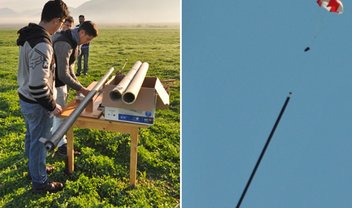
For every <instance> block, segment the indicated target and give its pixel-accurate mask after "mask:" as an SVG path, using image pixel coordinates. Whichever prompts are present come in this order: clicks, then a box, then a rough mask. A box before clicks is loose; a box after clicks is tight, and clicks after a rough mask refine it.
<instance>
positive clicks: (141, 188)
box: [0, 28, 180, 207]
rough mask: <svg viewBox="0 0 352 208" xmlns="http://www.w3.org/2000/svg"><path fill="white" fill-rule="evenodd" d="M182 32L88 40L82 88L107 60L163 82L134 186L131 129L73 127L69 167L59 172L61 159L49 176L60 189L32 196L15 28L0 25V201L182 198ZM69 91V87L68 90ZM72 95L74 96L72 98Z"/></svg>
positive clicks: (111, 32)
mask: <svg viewBox="0 0 352 208" xmlns="http://www.w3.org/2000/svg"><path fill="white" fill-rule="evenodd" d="M179 37H180V34H179V29H147V28H143V29H138V28H137V29H126V28H117V29H102V30H100V34H99V36H98V37H97V38H96V39H95V40H93V42H92V44H91V50H90V68H89V75H88V76H87V77H79V79H80V81H81V83H82V84H83V85H85V86H87V85H88V84H90V83H91V82H92V81H94V80H99V79H100V78H101V77H102V76H103V75H104V74H105V72H106V71H107V70H108V69H109V68H110V67H112V66H114V67H115V68H116V69H119V70H121V67H122V65H123V64H124V63H125V61H126V60H128V62H127V65H126V67H125V69H124V70H122V72H123V73H126V72H127V71H128V70H129V69H130V68H131V66H132V65H133V64H134V63H135V62H136V61H137V60H140V61H143V62H148V63H149V64H150V67H149V70H148V74H147V76H157V77H158V78H159V79H161V80H165V79H175V80H176V81H175V82H172V83H169V85H170V88H169V91H170V103H171V105H170V107H169V109H166V110H158V111H157V114H156V122H155V124H154V125H153V126H151V127H149V128H146V129H141V130H140V142H139V147H138V168H137V169H138V172H137V175H138V176H137V177H138V178H137V185H136V187H135V188H132V187H130V186H129V154H130V138H129V135H126V134H119V133H112V132H104V131H97V130H91V129H75V130H74V131H75V143H74V145H75V148H78V149H80V150H81V152H82V155H81V156H79V157H76V158H75V172H74V173H73V175H71V176H68V175H66V174H65V173H64V170H65V163H64V161H63V158H60V157H58V156H52V155H50V156H48V158H47V163H48V164H52V165H54V166H55V167H56V170H55V172H54V173H53V174H52V175H50V179H52V180H55V181H62V182H65V188H64V190H63V191H61V192H58V193H54V194H46V195H45V194H39V195H38V194H33V193H32V192H31V183H30V181H28V180H27V179H26V175H27V166H26V163H27V160H26V159H25V157H24V142H23V139H24V133H25V126H24V121H23V118H22V115H21V113H20V108H19V104H18V96H17V92H16V90H17V81H16V77H17V63H18V47H17V46H16V44H15V43H16V38H17V35H16V30H0V82H1V84H0V207H175V206H177V205H178V204H179V202H180V82H179V80H180V39H179ZM71 94H73V92H71ZM71 97H72V96H71Z"/></svg>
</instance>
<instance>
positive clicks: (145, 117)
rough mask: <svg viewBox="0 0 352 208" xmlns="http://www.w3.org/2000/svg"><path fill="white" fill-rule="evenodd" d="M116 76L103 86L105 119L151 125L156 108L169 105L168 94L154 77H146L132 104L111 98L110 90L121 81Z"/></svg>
mask: <svg viewBox="0 0 352 208" xmlns="http://www.w3.org/2000/svg"><path fill="white" fill-rule="evenodd" d="M121 79H122V77H116V78H115V80H114V81H112V82H111V83H110V84H108V85H106V86H105V87H104V89H103V90H104V91H103V101H102V105H103V106H104V117H105V119H107V120H113V121H121V122H129V123H138V124H144V125H153V124H154V121H155V111H156V109H159V108H160V109H164V108H166V107H167V106H169V104H170V103H169V102H170V101H169V94H168V93H167V91H166V90H165V88H164V86H163V85H162V84H161V82H160V80H159V79H158V78H155V77H146V78H145V79H144V82H143V85H142V87H141V89H140V91H139V93H138V96H137V99H136V101H135V102H134V103H133V104H126V103H124V102H122V100H121V99H119V100H112V99H111V98H110V95H109V94H110V92H111V91H112V90H113V89H114V88H115V87H116V85H117V84H118V83H119V81H121Z"/></svg>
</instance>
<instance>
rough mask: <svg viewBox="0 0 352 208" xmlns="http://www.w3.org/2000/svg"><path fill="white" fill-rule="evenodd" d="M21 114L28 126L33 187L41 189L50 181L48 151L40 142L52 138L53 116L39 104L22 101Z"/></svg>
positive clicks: (28, 153) (26, 144) (26, 138)
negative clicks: (47, 167)
mask: <svg viewBox="0 0 352 208" xmlns="http://www.w3.org/2000/svg"><path fill="white" fill-rule="evenodd" d="M20 107H21V112H22V114H23V116H24V120H25V124H26V135H25V139H24V142H25V155H26V157H28V168H29V174H30V175H31V177H32V187H33V188H41V187H43V185H44V184H45V183H46V182H47V181H48V175H47V173H46V155H47V150H46V149H45V147H44V144H43V143H41V142H40V141H39V139H40V138H41V137H44V138H49V139H50V137H51V133H50V129H51V127H52V124H53V116H51V115H50V114H49V112H48V111H47V110H46V109H45V108H44V107H42V106H41V105H39V104H33V103H27V102H24V101H22V100H21V99H20Z"/></svg>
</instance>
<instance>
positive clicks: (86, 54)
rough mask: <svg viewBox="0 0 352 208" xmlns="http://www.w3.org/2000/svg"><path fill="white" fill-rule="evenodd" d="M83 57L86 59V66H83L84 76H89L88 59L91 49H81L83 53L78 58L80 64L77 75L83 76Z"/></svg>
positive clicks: (78, 64)
mask: <svg viewBox="0 0 352 208" xmlns="http://www.w3.org/2000/svg"><path fill="white" fill-rule="evenodd" d="M82 56H83V59H84V65H83V74H87V72H88V57H89V48H88V47H85V48H81V53H80V54H79V56H78V60H77V61H78V63H77V67H78V68H77V74H81V71H82Z"/></svg>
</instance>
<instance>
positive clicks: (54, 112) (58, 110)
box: [53, 103, 62, 116]
mask: <svg viewBox="0 0 352 208" xmlns="http://www.w3.org/2000/svg"><path fill="white" fill-rule="evenodd" d="M61 113H62V107H61V105H59V104H57V103H56V107H55V109H54V110H53V114H54V115H55V116H58V115H60V114H61Z"/></svg>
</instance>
